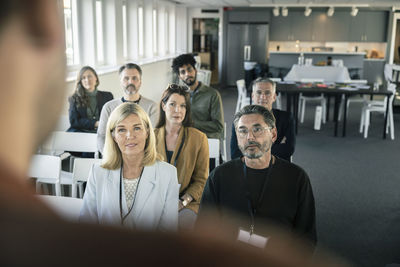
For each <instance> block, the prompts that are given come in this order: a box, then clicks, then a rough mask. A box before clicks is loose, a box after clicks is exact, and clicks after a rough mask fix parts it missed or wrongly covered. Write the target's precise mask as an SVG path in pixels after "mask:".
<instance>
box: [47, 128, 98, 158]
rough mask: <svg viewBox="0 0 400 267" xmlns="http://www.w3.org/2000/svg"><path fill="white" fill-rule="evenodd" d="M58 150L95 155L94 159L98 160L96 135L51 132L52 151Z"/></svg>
mask: <svg viewBox="0 0 400 267" xmlns="http://www.w3.org/2000/svg"><path fill="white" fill-rule="evenodd" d="M60 150H62V151H71V152H89V153H95V158H98V157H99V152H98V150H97V134H95V133H80V132H60V131H56V132H53V144H52V151H60Z"/></svg>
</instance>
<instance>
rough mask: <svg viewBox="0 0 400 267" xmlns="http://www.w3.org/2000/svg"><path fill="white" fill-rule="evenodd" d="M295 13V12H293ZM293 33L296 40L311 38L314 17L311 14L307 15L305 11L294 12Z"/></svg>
mask: <svg viewBox="0 0 400 267" xmlns="http://www.w3.org/2000/svg"><path fill="white" fill-rule="evenodd" d="M293 13H294V14H293ZM289 15H292V16H293V17H292V35H293V37H294V40H299V41H308V40H311V33H312V26H313V19H312V17H311V16H309V17H305V16H304V12H292V13H291V14H289Z"/></svg>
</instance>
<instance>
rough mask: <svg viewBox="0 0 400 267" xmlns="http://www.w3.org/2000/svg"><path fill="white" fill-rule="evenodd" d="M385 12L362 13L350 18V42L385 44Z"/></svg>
mask: <svg viewBox="0 0 400 267" xmlns="http://www.w3.org/2000/svg"><path fill="white" fill-rule="evenodd" d="M387 15H388V14H387V12H386V11H380V12H373V11H364V12H358V14H357V16H355V17H351V18H350V38H349V39H350V41H353V42H386V31H387V28H386V26H387V19H388V17H387Z"/></svg>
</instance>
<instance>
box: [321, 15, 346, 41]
mask: <svg viewBox="0 0 400 267" xmlns="http://www.w3.org/2000/svg"><path fill="white" fill-rule="evenodd" d="M324 14H325V16H326V13H324ZM350 17H351V16H350V14H349V12H345V11H340V12H335V13H334V15H333V16H332V17H328V16H326V21H325V33H326V34H325V38H324V40H325V41H326V42H346V41H348V40H349V37H350V28H349V23H350Z"/></svg>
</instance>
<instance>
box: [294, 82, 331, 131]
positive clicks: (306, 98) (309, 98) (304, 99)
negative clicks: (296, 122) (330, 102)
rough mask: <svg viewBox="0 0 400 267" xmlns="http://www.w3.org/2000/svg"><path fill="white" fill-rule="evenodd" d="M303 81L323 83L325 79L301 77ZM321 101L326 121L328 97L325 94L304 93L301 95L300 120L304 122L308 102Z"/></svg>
mask: <svg viewBox="0 0 400 267" xmlns="http://www.w3.org/2000/svg"><path fill="white" fill-rule="evenodd" d="M300 82H301V83H317V82H318V83H323V82H324V79H301V80H300ZM307 101H308V102H319V103H320V104H321V106H322V123H325V121H326V99H325V96H324V94H321V95H318V96H304V95H303V94H302V93H301V94H300V96H299V114H300V122H301V123H303V122H304V113H305V109H306V102H307Z"/></svg>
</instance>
